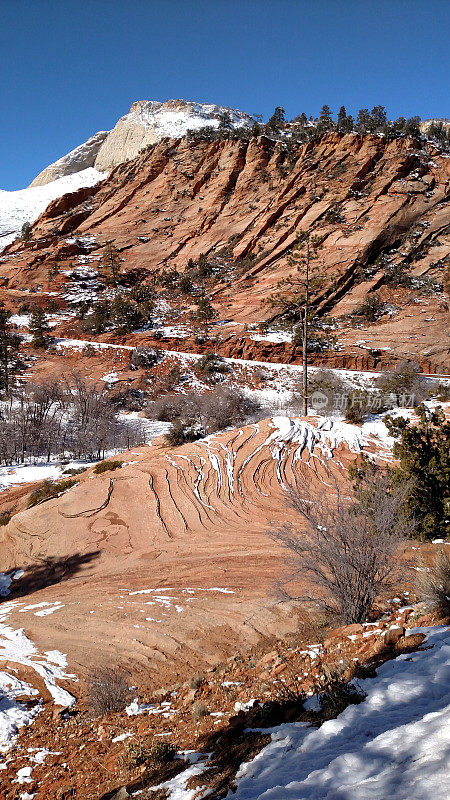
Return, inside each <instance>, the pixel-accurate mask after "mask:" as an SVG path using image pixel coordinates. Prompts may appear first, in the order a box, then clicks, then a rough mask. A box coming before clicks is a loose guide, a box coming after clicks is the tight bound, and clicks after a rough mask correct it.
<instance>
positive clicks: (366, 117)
mask: <svg viewBox="0 0 450 800" xmlns="http://www.w3.org/2000/svg"><path fill="white" fill-rule="evenodd" d="M355 127H356V130H357V131H358V133H360V134H362V135H364V134H365V133H367V132H368V130H369V128H370V112H369V109H368V108H360V109H359V111H358V116H357V117H356V126H355Z"/></svg>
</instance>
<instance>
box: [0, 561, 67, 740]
mask: <svg viewBox="0 0 450 800" xmlns="http://www.w3.org/2000/svg"><path fill="white" fill-rule="evenodd" d="M10 577H11V578H12V579H13V580H16V579H17V573H14V574H10V575H6V576H5V575H3V574H2V573H1V574H0V585H1V583H3V585H5V586H6V583H7V580H8V578H10ZM44 605H46V606H47V607H46V608H44V607H43V606H44ZM62 607H63V606H62V604H58V603H54V604H51V603H49V604H43V603H40V604H35V605H33V606H27V605H26V603H23V602H16V601H12V602H6V603H3V604H2V605H1V606H0V664H1V663H5V664H6V665H7V667H5V671H3V670H0V753H2V752H6V751H7V750H8V749H9V748H10V747H11V745H12V744H13V742H14V739H15V737H16V735H17V732H18V730H19V729H20V728H21V727H23V725H29V724H30V723H31V722H33V720H34V718H35V717H36V715H37V714H38V713H39V712H40V711H41V709H42V700H41V699H40V698H39V692H38V690H37V689H36V688H35V687H33V686H31V685H30V684H29V683H27V682H25V681H23V680H19V678H18V677H17V675H16V674H14V673H17V668H18V667H21V668H25V669H26V670H27V674H32V673H33V672H34V673H35V674H36V675H38V676H39V677H40V679H42V680H43V682H44V684H45V686H46V688H47V690H48V692H49V693H50V695H51V697H52V698H53V701H54V703H56V704H57V705H62V706H70V705H73V703H74V702H75V698H74V697H73V695H72V694H70V692H68V691H67V690H66V689H64V688H62V687H61V686H60V685H59V682H60V681H61V680H67V679H69V680H76V676H75V675H73V674H69V673H67V672H66V671H65V669H66V667H67V659H66V657H65V655H64V653H60V652H59V650H49V651H48V652H46V653H39V651H38V649H37V648H36V646H35V645H34V643H33V642H32V641H31V640H30V639H29V638H28V637H27V636H26V634H25V631H24V630H23V628H20V629H18V630H15V629H13V628H11V626H10V625H7V624H6V622H7V620H8V618H9V615H10V614H11V612H12V611H13V610H17V609H20V610H21V611H24V612H31V613H34V614H38V615H40V616H42V615H43V614H44V612H46V613H52V612H53V611H57V610H58V609H59V608H62ZM36 609H37V610H36ZM13 665H14V666H13ZM6 669H7V670H8V671H6ZM19 698H22V700H23V699H25V698H27V699H30V698H33V700H34V701H35V703H34V705H32V706H31V707H30V704H28V705H25V704H24V703H23V702H21V700H20V699H19Z"/></svg>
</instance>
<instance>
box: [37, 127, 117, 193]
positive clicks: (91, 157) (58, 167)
mask: <svg viewBox="0 0 450 800" xmlns="http://www.w3.org/2000/svg"><path fill="white" fill-rule="evenodd" d="M108 133H109V132H108V131H99V132H98V133H95V134H94V136H91V138H90V139H88V140H87V142H84V144H80V146H79V147H76V148H75V149H74V150H71V151H70V153H67V155H66V156H63V157H62V158H59V159H58V160H57V161H55V162H54V163H53V164H50V165H49V166H48V167H46V168H45V169H43V170H42V172H40V173H39V175H37V176H36V177H35V179H34V181H32V182H31V183H30V186H44V185H45V184H46V183H51V182H52V181H55V180H56V179H57V178H62V177H63V176H64V175H73V174H74V173H75V172H81V170H83V169H87V168H88V167H93V166H94V164H95V160H96V158H97V155H98V152H99V150H100V148H101V146H102V144H103V143H104V141H105V139H106V138H107V136H108Z"/></svg>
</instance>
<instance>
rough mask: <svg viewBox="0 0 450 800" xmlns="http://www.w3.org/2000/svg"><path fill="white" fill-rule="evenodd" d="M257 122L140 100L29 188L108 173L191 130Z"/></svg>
mask: <svg viewBox="0 0 450 800" xmlns="http://www.w3.org/2000/svg"><path fill="white" fill-rule="evenodd" d="M254 121H255V120H254V119H253V117H251V116H250V115H249V114H246V113H244V112H243V111H235V110H234V109H231V108H225V107H223V106H217V105H215V104H212V103H195V102H189V101H188V102H186V101H184V100H167V101H166V102H164V103H160V102H158V101H157V100H150V101H147V100H139V101H137V102H136V103H133V105H132V106H131V108H130V110H129V112H128V114H125V116H123V117H121V118H120V119H119V121H118V122H117V124H116V125H115V126H114V128H113V129H112V130H111V131H100V132H99V133H96V134H95V135H94V136H92V137H91V138H90V139H88V140H87V142H85V143H84V144H81V145H80V146H79V147H76V148H75V150H72V151H71V152H70V153H68V154H67V155H66V156H63V157H62V158H60V159H58V161H55V162H54V164H50V166H48V167H46V168H45V169H44V170H43V171H42V172H40V173H39V175H38V176H37V177H36V178H35V179H34V181H33V182H32V183H31V184H30V185H31V186H42V185H43V184H45V183H49V182H50V181H54V180H55V179H56V178H60V177H61V176H62V175H71V174H72V173H74V172H79V171H80V170H82V169H86V168H87V167H95V169H97V170H99V172H108V171H109V170H111V169H113V167H116V166H117V165H118V164H122V163H123V162H124V161H130V160H131V159H133V158H136V156H137V155H138V153H139V152H140V151H141V150H142V149H143V148H145V147H147V146H148V145H152V144H155V143H156V142H159V141H161V139H163V138H165V137H168V138H171V139H177V138H181V137H183V136H185V135H186V133H187V132H188V131H189V130H199V129H200V128H205V127H211V128H218V127H220V126H225V127H228V128H242V127H247V128H248V127H250V126H251V125H253V123H254Z"/></svg>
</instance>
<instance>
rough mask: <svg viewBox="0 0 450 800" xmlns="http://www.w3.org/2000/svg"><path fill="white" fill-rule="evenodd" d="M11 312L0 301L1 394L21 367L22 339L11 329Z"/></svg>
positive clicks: (7, 388) (8, 386) (6, 389)
mask: <svg viewBox="0 0 450 800" xmlns="http://www.w3.org/2000/svg"><path fill="white" fill-rule="evenodd" d="M10 317H11V312H10V311H7V310H6V309H5V306H4V304H3V302H1V301H0V392H2V393H3V392H7V391H8V390H9V388H10V386H11V379H12V377H13V375H14V374H15V373H16V372H18V370H19V369H20V367H21V365H22V364H21V361H20V358H19V346H20V337H19V336H18V334H16V333H14V331H12V330H11V328H10V327H9V319H10Z"/></svg>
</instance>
